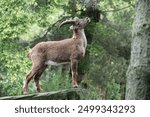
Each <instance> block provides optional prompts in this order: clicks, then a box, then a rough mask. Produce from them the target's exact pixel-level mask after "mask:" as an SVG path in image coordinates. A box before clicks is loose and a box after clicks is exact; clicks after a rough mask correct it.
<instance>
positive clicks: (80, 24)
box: [59, 17, 91, 29]
mask: <svg viewBox="0 0 150 117" xmlns="http://www.w3.org/2000/svg"><path fill="white" fill-rule="evenodd" d="M90 21H91V20H90V18H88V17H86V18H84V19H79V18H78V17H75V18H73V19H69V20H66V21H63V22H62V23H61V24H60V25H59V27H62V26H63V25H65V24H72V26H71V29H83V28H84V27H85V26H86V25H87V24H88V23H89V22H90Z"/></svg>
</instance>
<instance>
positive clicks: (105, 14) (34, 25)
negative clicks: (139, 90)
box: [0, 0, 134, 99]
mask: <svg viewBox="0 0 150 117" xmlns="http://www.w3.org/2000/svg"><path fill="white" fill-rule="evenodd" d="M98 4H99V8H98V9H99V10H100V16H101V17H100V20H99V22H96V23H95V22H94V21H92V22H91V24H89V25H88V26H87V27H86V29H85V32H86V35H87V39H88V47H87V52H86V57H85V58H84V59H83V60H81V61H80V63H79V70H78V71H79V75H80V76H82V79H83V80H82V81H81V83H80V84H81V85H82V84H87V88H86V89H85V94H86V96H85V94H84V93H83V96H82V99H121V97H122V95H124V92H121V91H122V85H121V83H122V82H123V83H124V84H125V81H126V78H125V72H126V69H127V65H128V60H129V56H130V54H129V53H130V52H129V51H130V36H131V35H130V28H131V24H132V18H133V13H134V12H133V6H134V1H129V0H113V1H112V0H109V1H107V0H101V1H100V2H99V3H98ZM124 7H125V8H124ZM74 8H76V9H74ZM73 11H76V14H74V13H73ZM84 12H86V5H84V4H81V3H80V2H77V4H76V5H72V2H70V0H64V1H61V0H42V1H41V0H5V1H4V0H1V1H0V14H1V19H0V66H1V67H0V88H1V90H0V96H5V95H20V94H22V86H23V79H24V78H25V75H26V74H27V73H28V72H29V69H30V68H31V61H30V60H29V59H28V58H27V57H26V54H27V52H28V50H29V49H30V47H29V46H30V44H31V42H34V39H35V40H36V38H38V37H42V36H41V35H43V33H44V34H45V31H48V33H47V35H46V36H47V37H46V38H48V40H50V39H51V40H58V39H62V38H64V37H68V36H70V35H71V32H69V33H68V28H69V27H66V28H62V29H61V30H58V28H57V23H59V22H60V21H61V20H62V19H65V18H68V17H71V16H73V15H77V16H79V17H85V16H88V15H87V14H84ZM83 14H84V15H83ZM50 27H51V28H50ZM49 28H50V29H49ZM42 39H43V40H44V38H42ZM40 41H42V40H40ZM24 42H27V43H29V44H28V45H29V46H24ZM35 42H36V41H35ZM34 44H36V43H34ZM41 79H42V80H41V85H42V88H43V90H44V91H54V90H62V89H64V88H66V89H69V88H71V77H70V75H69V73H67V74H66V75H62V66H60V67H57V69H56V68H55V67H49V68H48V69H47V70H46V71H45V73H44V74H43V75H42V77H41ZM33 84H34V83H30V86H29V87H30V88H29V91H30V93H34V92H35V87H34V86H33ZM123 88H125V87H123ZM87 92H88V93H87Z"/></svg>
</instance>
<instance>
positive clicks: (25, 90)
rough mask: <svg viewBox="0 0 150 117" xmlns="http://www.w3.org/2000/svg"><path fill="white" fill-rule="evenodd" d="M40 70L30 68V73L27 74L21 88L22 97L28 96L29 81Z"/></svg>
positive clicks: (37, 67)
mask: <svg viewBox="0 0 150 117" xmlns="http://www.w3.org/2000/svg"><path fill="white" fill-rule="evenodd" d="M40 69H41V66H32V69H31V70H30V72H29V73H28V74H27V76H26V77H25V80H24V86H23V92H24V95H27V94H28V84H29V82H30V81H31V79H32V78H33V77H34V76H35V75H36V74H38V72H39V70H40Z"/></svg>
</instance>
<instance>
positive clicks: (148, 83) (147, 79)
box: [126, 0, 150, 100]
mask: <svg viewBox="0 0 150 117" xmlns="http://www.w3.org/2000/svg"><path fill="white" fill-rule="evenodd" d="M126 99H127V100H131V99H134V100H135V99H136V100H137V99H140V100H141V99H150V1H149V0H138V1H137V4H136V16H135V19H134V23H133V29H132V42H131V58H130V65H129V67H128V71H127V85H126Z"/></svg>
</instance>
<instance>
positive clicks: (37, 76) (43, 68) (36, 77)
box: [34, 66, 47, 92]
mask: <svg viewBox="0 0 150 117" xmlns="http://www.w3.org/2000/svg"><path fill="white" fill-rule="evenodd" d="M46 67H47V66H43V67H42V69H41V70H40V71H39V72H38V73H37V74H36V75H35V76H34V81H35V86H36V90H37V92H41V90H42V89H41V86H40V83H39V79H40V77H41V75H42V73H43V72H44V71H45V69H46Z"/></svg>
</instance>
